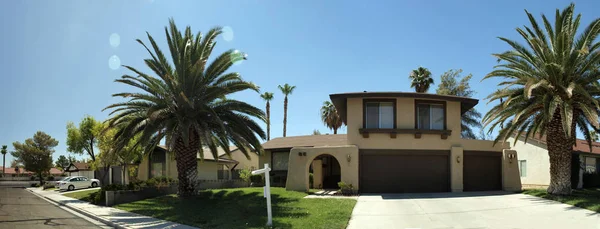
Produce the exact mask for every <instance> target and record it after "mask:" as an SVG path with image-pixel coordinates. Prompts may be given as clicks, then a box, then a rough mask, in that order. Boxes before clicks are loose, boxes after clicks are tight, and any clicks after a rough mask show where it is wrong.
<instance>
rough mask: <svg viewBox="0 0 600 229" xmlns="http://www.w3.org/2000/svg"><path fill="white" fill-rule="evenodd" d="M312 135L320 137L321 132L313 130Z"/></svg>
mask: <svg viewBox="0 0 600 229" xmlns="http://www.w3.org/2000/svg"><path fill="white" fill-rule="evenodd" d="M312 135H321V131H319V130H317V129H314V130H313V133H312Z"/></svg>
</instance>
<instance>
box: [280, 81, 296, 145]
mask: <svg viewBox="0 0 600 229" xmlns="http://www.w3.org/2000/svg"><path fill="white" fill-rule="evenodd" d="M277 87H278V88H279V90H281V93H283V94H284V95H285V98H284V99H283V136H284V137H285V133H286V130H287V108H288V95H291V94H292V92H294V89H296V86H291V85H289V84H287V83H286V84H284V85H283V86H281V85H279V86H277Z"/></svg>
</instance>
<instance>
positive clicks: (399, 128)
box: [259, 92, 521, 193]
mask: <svg viewBox="0 0 600 229" xmlns="http://www.w3.org/2000/svg"><path fill="white" fill-rule="evenodd" d="M330 98H331V101H332V102H333V104H334V105H335V107H336V109H337V111H338V112H339V114H340V116H341V117H342V119H343V121H344V123H346V124H347V134H346V135H343V134H340V135H315V136H297V137H283V138H275V139H273V140H271V141H269V142H266V143H265V144H263V148H264V149H265V153H264V154H263V155H261V156H260V157H259V165H260V167H263V164H264V163H269V164H270V165H272V170H273V171H272V175H273V182H274V183H280V184H282V185H283V184H285V187H286V189H288V190H297V191H307V190H308V189H309V172H312V173H313V175H314V186H315V187H323V188H337V182H338V181H343V182H345V183H347V184H351V185H353V187H354V188H355V189H358V190H359V191H360V192H363V193H372V192H379V193H396V192H449V191H452V192H461V191H483V190H509V191H512V190H520V189H521V183H520V179H519V170H518V166H517V153H516V151H513V150H509V149H508V147H503V145H502V144H496V145H495V146H494V145H493V142H492V141H483V140H472V139H462V138H461V135H460V133H461V120H460V118H461V115H462V114H463V113H464V112H466V111H467V110H469V109H471V108H473V107H474V106H475V105H476V104H477V103H478V100H476V99H472V98H464V97H456V96H443V95H436V94H426V93H405V92H359V93H343V94H332V95H330Z"/></svg>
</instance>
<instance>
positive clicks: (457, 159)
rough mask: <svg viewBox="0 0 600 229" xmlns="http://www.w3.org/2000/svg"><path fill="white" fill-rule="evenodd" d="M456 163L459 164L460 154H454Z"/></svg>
mask: <svg viewBox="0 0 600 229" xmlns="http://www.w3.org/2000/svg"><path fill="white" fill-rule="evenodd" d="M456 163H459V164H460V156H456Z"/></svg>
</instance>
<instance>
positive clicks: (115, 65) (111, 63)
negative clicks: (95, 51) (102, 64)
mask: <svg viewBox="0 0 600 229" xmlns="http://www.w3.org/2000/svg"><path fill="white" fill-rule="evenodd" d="M120 66H121V59H119V57H118V56H117V55H113V56H111V57H110V58H108V67H109V68H110V69H112V70H117V69H119V67H120Z"/></svg>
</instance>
